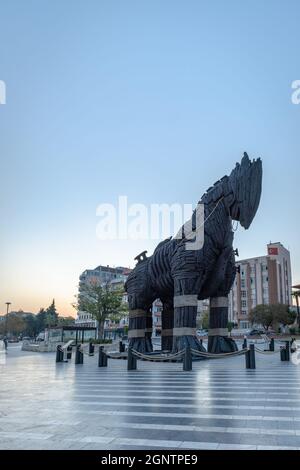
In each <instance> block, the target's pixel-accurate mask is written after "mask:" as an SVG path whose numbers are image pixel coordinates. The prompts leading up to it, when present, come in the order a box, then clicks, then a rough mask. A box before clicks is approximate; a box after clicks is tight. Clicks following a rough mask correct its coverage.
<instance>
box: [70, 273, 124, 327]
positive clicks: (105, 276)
mask: <svg viewBox="0 0 300 470" xmlns="http://www.w3.org/2000/svg"><path fill="white" fill-rule="evenodd" d="M130 271H131V270H130V269H129V268H124V267H122V266H119V267H116V268H114V267H111V266H102V265H100V266H97V267H96V268H95V269H86V270H85V271H83V273H82V274H81V275H80V276H79V288H78V293H79V295H80V292H81V291H82V289H83V287H84V285H85V284H89V283H94V282H95V283H97V284H99V285H101V284H105V283H107V282H108V283H109V284H111V286H112V288H115V289H117V288H122V287H123V285H124V283H125V281H126V279H127V277H128V274H129V273H130ZM123 300H124V302H127V296H126V294H125V293H124V298H123ZM124 322H125V320H124ZM124 322H123V323H124ZM75 323H76V324H78V325H82V326H83V325H86V326H97V322H96V320H94V319H93V318H92V316H91V315H90V314H89V313H87V312H82V311H78V312H77V318H76V320H75ZM125 323H126V322H125Z"/></svg>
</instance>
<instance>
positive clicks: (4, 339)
mask: <svg viewBox="0 0 300 470" xmlns="http://www.w3.org/2000/svg"><path fill="white" fill-rule="evenodd" d="M3 343H4V347H5V351H6V350H7V344H8V341H7V338H6V336H4V338H3Z"/></svg>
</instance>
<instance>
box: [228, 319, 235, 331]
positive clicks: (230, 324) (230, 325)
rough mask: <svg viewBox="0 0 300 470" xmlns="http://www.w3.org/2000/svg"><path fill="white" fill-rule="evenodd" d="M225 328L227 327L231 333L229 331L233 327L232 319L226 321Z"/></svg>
mask: <svg viewBox="0 0 300 470" xmlns="http://www.w3.org/2000/svg"><path fill="white" fill-rule="evenodd" d="M227 328H228V331H229V333H231V331H232V330H233V328H234V322H232V321H229V322H227Z"/></svg>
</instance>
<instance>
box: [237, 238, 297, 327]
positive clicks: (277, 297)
mask: <svg viewBox="0 0 300 470" xmlns="http://www.w3.org/2000/svg"><path fill="white" fill-rule="evenodd" d="M236 267H237V273H236V278H235V282H234V285H233V287H232V289H231V291H230V294H229V320H230V321H233V322H234V323H237V324H238V326H239V328H249V327H250V323H249V319H248V315H249V312H250V310H251V309H252V308H254V307H255V306H256V305H259V304H275V303H282V304H287V305H291V304H292V296H291V292H292V276H291V260H290V252H289V251H288V250H287V249H286V248H285V247H284V246H283V245H282V244H281V243H280V242H276V243H269V244H268V245H267V254H266V255H265V256H258V257H255V258H249V259H244V260H239V261H238V262H237V263H236Z"/></svg>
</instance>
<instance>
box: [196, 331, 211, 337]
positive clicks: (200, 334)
mask: <svg viewBox="0 0 300 470" xmlns="http://www.w3.org/2000/svg"><path fill="white" fill-rule="evenodd" d="M196 334H197V336H207V334H208V331H207V330H197V331H196Z"/></svg>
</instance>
